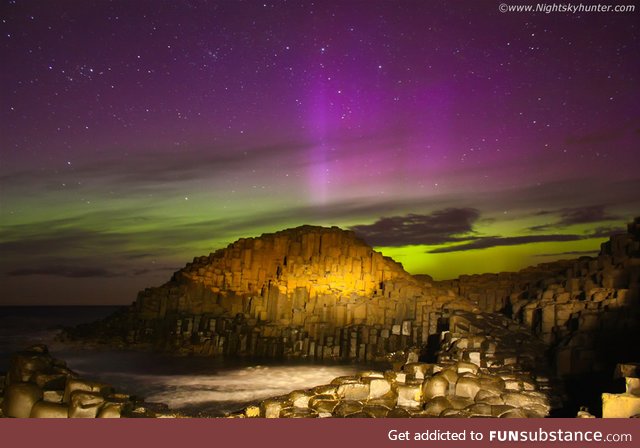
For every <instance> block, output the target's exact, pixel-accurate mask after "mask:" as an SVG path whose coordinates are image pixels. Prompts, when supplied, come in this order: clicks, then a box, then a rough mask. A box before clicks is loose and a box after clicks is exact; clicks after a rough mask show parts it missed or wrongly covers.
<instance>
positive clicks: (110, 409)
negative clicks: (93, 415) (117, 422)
mask: <svg viewBox="0 0 640 448" xmlns="http://www.w3.org/2000/svg"><path fill="white" fill-rule="evenodd" d="M124 407H125V404H124V403H105V404H104V405H102V407H101V408H100V410H99V411H98V415H97V417H98V418H120V417H122V411H123V409H124Z"/></svg>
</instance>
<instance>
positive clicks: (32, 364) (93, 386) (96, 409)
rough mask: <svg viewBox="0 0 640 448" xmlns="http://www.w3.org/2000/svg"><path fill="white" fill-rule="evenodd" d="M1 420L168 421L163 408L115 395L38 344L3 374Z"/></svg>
mask: <svg viewBox="0 0 640 448" xmlns="http://www.w3.org/2000/svg"><path fill="white" fill-rule="evenodd" d="M0 417H5V418H29V417H30V418H120V417H129V418H141V417H153V418H156V417H157V418H160V417H162V418H169V417H180V415H179V414H177V413H175V412H170V411H169V409H168V407H167V406H166V405H163V404H157V403H145V402H144V401H142V400H141V399H139V398H135V397H133V396H130V395H127V394H123V393H117V392H116V391H115V389H114V388H113V387H111V386H110V385H108V384H104V383H99V382H96V381H90V380H86V379H82V378H80V377H79V376H78V374H77V373H75V372H74V371H72V370H70V369H69V368H68V367H67V365H66V363H65V362H64V361H61V360H59V359H56V358H53V357H52V356H51V355H50V354H49V349H48V348H47V346H45V345H42V344H39V345H34V346H31V347H29V348H27V349H25V350H23V351H20V352H17V353H15V354H13V356H12V357H11V364H10V366H9V371H8V372H7V373H6V375H4V376H3V375H0Z"/></svg>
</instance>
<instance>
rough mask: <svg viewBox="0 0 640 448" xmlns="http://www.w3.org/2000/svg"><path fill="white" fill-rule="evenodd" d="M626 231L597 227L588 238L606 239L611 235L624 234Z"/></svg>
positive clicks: (616, 228)
mask: <svg viewBox="0 0 640 448" xmlns="http://www.w3.org/2000/svg"><path fill="white" fill-rule="evenodd" d="M626 231H627V229H625V228H624V227H597V228H595V229H594V230H593V231H592V232H591V233H589V238H608V237H610V236H611V235H616V234H619V233H625V232H626Z"/></svg>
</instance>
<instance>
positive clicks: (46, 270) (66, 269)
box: [7, 266, 122, 278]
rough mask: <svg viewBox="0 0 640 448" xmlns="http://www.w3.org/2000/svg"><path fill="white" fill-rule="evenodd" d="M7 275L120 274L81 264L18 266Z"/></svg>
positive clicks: (71, 276) (97, 275) (114, 275)
mask: <svg viewBox="0 0 640 448" xmlns="http://www.w3.org/2000/svg"><path fill="white" fill-rule="evenodd" d="M7 275H9V276H12V277H25V276H30V275H51V276H56V277H67V278H89V277H102V278H110V277H119V276H121V275H122V274H119V273H116V272H113V271H110V270H108V269H103V268H98V267H81V266H39V267H36V268H20V269H14V270H13V271H9V272H8V273H7Z"/></svg>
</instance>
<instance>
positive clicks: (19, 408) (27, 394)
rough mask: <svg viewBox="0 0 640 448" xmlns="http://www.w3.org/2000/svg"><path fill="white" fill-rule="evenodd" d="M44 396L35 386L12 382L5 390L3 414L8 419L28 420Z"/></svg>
mask: <svg viewBox="0 0 640 448" xmlns="http://www.w3.org/2000/svg"><path fill="white" fill-rule="evenodd" d="M42 397H43V394H42V389H40V388H39V387H38V386H36V385H35V384H31V383H21V382H12V383H11V384H9V386H7V387H6V388H5V391H4V401H3V402H2V412H3V414H4V415H5V416H6V417H14V418H28V417H29V416H30V415H31V410H32V409H33V406H34V405H35V404H36V403H37V402H39V401H40V400H42Z"/></svg>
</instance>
